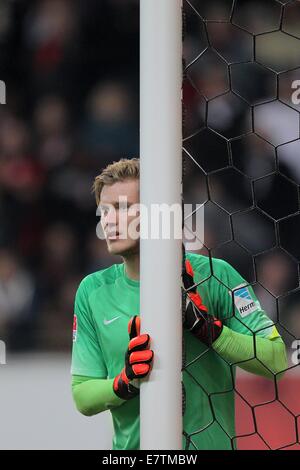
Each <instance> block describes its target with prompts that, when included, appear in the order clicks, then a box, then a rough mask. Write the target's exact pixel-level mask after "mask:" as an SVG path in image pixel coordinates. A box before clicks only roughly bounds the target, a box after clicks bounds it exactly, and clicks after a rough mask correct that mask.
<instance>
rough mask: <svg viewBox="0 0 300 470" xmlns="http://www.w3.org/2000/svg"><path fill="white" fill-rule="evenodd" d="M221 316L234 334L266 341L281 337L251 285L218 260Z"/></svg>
mask: <svg viewBox="0 0 300 470" xmlns="http://www.w3.org/2000/svg"><path fill="white" fill-rule="evenodd" d="M216 262H217V264H218V268H217V269H216V273H214V277H215V281H216V282H218V284H219V286H218V288H217V289H216V292H217V299H216V308H217V315H218V317H219V318H221V319H222V320H223V321H224V323H225V324H226V325H227V326H228V327H229V328H231V329H232V330H234V331H236V332H238V333H242V334H248V335H253V334H255V335H258V336H260V337H263V338H268V339H275V338H278V337H280V335H279V333H278V331H277V329H276V326H275V325H274V322H273V321H272V320H271V319H270V318H269V317H268V315H267V313H266V312H265V311H264V310H263V309H262V307H261V305H260V302H259V300H258V298H257V297H256V295H255V293H254V290H253V288H252V286H251V285H249V283H247V282H246V281H245V279H244V278H243V277H242V276H241V275H240V274H239V273H238V272H237V271H236V270H235V269H234V268H233V267H232V266H231V265H230V264H229V263H227V262H226V261H223V260H216Z"/></svg>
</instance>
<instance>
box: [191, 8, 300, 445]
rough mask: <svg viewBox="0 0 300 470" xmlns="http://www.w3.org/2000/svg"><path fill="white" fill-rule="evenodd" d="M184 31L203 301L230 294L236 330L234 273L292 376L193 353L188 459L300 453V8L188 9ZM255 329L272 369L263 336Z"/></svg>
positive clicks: (193, 198)
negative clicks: (214, 291)
mask: <svg viewBox="0 0 300 470" xmlns="http://www.w3.org/2000/svg"><path fill="white" fill-rule="evenodd" d="M184 29H185V34H184V84H183V98H184V99H183V102H184V130H183V131H184V141H183V155H184V175H183V185H184V203H189V204H194V205H195V204H204V222H205V225H204V240H203V237H201V235H199V236H198V238H199V239H201V241H202V242H204V243H203V248H200V249H197V253H199V254H202V255H204V256H206V257H208V258H209V268H210V269H209V276H207V275H205V276H204V274H203V276H204V277H205V278H203V279H201V280H200V281H199V282H198V283H199V286H200V292H201V286H202V287H203V291H204V290H205V289H207V290H208V291H209V289H210V285H211V284H210V283H211V282H212V279H215V280H217V281H218V282H219V284H220V289H222V288H224V289H227V291H228V295H229V296H230V294H231V302H232V309H231V312H230V315H228V317H227V318H226V319H225V323H226V324H230V321H232V317H235V316H236V313H235V306H234V302H235V291H234V290H232V286H229V285H227V282H226V281H225V280H224V278H222V277H220V276H219V274H218V270H217V269H216V266H217V265H216V262H215V259H222V260H225V261H227V262H229V263H230V264H231V265H232V266H233V267H234V268H235V269H236V270H237V271H238V272H239V273H240V274H241V275H242V276H243V277H244V278H245V279H246V280H247V282H248V286H252V287H253V289H254V292H255V294H256V296H257V298H258V299H259V301H260V303H261V305H262V308H263V309H264V310H265V311H266V312H267V314H268V316H269V318H270V319H271V320H272V322H273V325H275V326H276V328H277V330H278V331H279V333H280V335H281V336H282V338H283V340H284V342H285V344H286V348H287V353H288V368H287V370H286V372H285V374H284V375H283V376H282V374H280V373H277V372H276V373H274V371H273V370H269V374H268V375H269V378H265V377H259V376H257V375H254V374H250V373H249V372H245V371H243V370H242V369H241V368H240V367H237V366H238V365H239V364H236V363H232V362H230V361H226V360H225V359H224V357H223V356H222V354H217V353H216V352H213V351H212V349H211V348H206V347H203V348H202V347H201V348H200V347H199V350H198V353H197V354H195V353H194V355H191V350H190V351H187V341H185V342H184V359H183V378H184V382H185V384H188V385H187V386H186V387H185V400H184V402H185V403H184V404H185V406H184V436H185V442H186V448H187V449H195V448H196V449H201V448H232V449H233V448H239V449H299V448H300V446H299V436H298V427H297V425H298V417H299V416H300V400H299V398H298V394H297V391H296V390H297V389H298V387H299V384H300V375H299V371H298V369H299V367H298V363H299V357H298V349H297V348H298V346H299V344H300V342H299V343H298V338H299V336H300V289H299V261H300V248H299V247H300V244H299V242H298V238H299V229H300V210H299V209H300V197H299V184H300V134H299V129H300V125H299V122H300V121H299V110H300V104H299V103H300V93H297V89H298V88H299V87H300V81H299V82H297V80H300V2H298V1H279V0H278V1H277V0H259V1H258V0H256V1H253V0H252V1H250V0H249V1H241V0H220V1H212V0H206V1H204V0H185V1H184ZM228 284H229V281H228ZM183 304H184V302H183ZM221 309H222V306H221ZM210 313H213V314H214V315H216V312H210ZM252 315H255V312H254V313H253V314H252ZM237 321H239V322H241V323H242V324H243V323H244V322H243V318H239V319H237ZM245 323H246V322H245ZM244 326H245V325H244V324H243V328H244ZM246 328H247V335H251V336H252V337H253V345H254V348H253V351H254V355H253V358H255V359H256V360H258V361H259V362H260V363H261V364H263V365H264V366H265V367H266V364H265V363H264V358H263V357H258V354H257V339H258V338H259V337H260V336H262V337H263V336H264V335H263V331H262V330H263V329H264V328H266V327H264V326H263V327H261V328H260V327H259V326H258V327H257V328H255V329H251V328H249V327H247V326H246ZM238 329H239V328H238V327H237V330H238ZM268 331H269V330H268ZM188 340H189V341H191V338H190V337H189V338H188ZM195 348H196V346H195ZM195 348H194V349H193V351H195ZM253 358H250V359H248V361H251V360H252V359H253ZM275 361H276V358H275ZM242 365H243V364H242ZM199 371H200V372H199ZM224 371H225V372H224ZM236 374H237V375H236ZM191 390H194V391H193V392H191ZM190 401H193V403H190ZM234 401H235V403H234ZM233 403H234V405H233ZM227 407H229V408H230V407H231V409H227ZM225 408H226V409H225ZM233 415H235V427H233V426H232V425H231V424H228V419H227V418H228V416H233ZM186 423H190V424H189V425H188V426H187V424H186ZM191 423H192V424H191ZM187 428H188V429H187Z"/></svg>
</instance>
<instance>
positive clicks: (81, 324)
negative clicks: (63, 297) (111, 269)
mask: <svg viewBox="0 0 300 470" xmlns="http://www.w3.org/2000/svg"><path fill="white" fill-rule="evenodd" d="M71 373H72V375H81V376H88V377H94V378H99V379H104V378H107V375H108V374H107V369H106V365H105V361H104V358H103V354H102V350H101V346H100V344H99V341H98V338H97V334H96V331H95V326H94V322H93V317H92V313H91V311H90V308H89V303H88V291H87V288H86V286H85V280H83V281H82V283H81V284H80V286H79V288H78V291H77V294H76V298H75V309H74V320H73V348H72V366H71Z"/></svg>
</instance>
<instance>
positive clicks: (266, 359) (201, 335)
mask: <svg viewBox="0 0 300 470" xmlns="http://www.w3.org/2000/svg"><path fill="white" fill-rule="evenodd" d="M183 281H184V286H185V288H186V289H188V295H187V307H186V311H185V320H184V326H185V328H187V329H188V330H190V332H191V333H192V334H193V335H194V336H195V337H196V338H198V339H199V340H200V341H201V342H203V343H204V344H206V345H207V346H211V347H212V348H213V349H214V350H215V351H216V352H217V353H218V354H219V355H220V356H221V357H222V358H223V359H224V360H225V361H226V362H228V363H229V364H236V365H239V367H241V368H242V369H244V370H246V371H248V372H252V373H254V374H257V375H262V376H264V377H267V378H273V377H274V375H277V374H279V375H278V377H279V378H280V377H281V376H282V375H283V372H284V371H285V370H286V369H287V367H288V364H287V357H286V348H285V344H284V342H283V341H282V339H281V338H280V337H277V338H273V339H269V338H262V337H260V336H258V335H255V334H254V335H247V334H242V333H238V332H236V331H234V330H232V329H230V328H228V327H227V326H225V325H224V324H223V322H222V321H221V320H220V319H218V318H215V317H214V316H213V315H211V314H209V313H208V311H207V307H206V306H205V305H203V303H202V299H201V297H200V295H199V294H198V292H197V290H196V285H195V282H194V279H193V268H192V266H191V264H190V262H189V261H186V271H185V272H184V273H183Z"/></svg>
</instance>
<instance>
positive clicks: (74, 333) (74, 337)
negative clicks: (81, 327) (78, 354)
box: [73, 315, 77, 341]
mask: <svg viewBox="0 0 300 470" xmlns="http://www.w3.org/2000/svg"><path fill="white" fill-rule="evenodd" d="M76 339H77V316H76V315H74V319H73V341H76Z"/></svg>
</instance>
